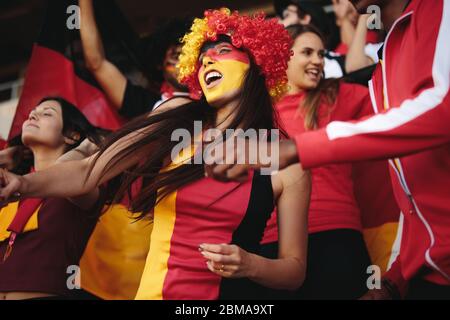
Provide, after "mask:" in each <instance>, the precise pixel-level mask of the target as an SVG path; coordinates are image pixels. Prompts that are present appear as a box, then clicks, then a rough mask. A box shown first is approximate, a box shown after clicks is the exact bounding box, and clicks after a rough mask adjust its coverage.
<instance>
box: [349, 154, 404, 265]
mask: <svg viewBox="0 0 450 320" xmlns="http://www.w3.org/2000/svg"><path fill="white" fill-rule="evenodd" d="M353 186H354V192H355V198H356V201H357V203H358V206H359V208H360V210H361V222H362V226H363V235H364V240H365V242H366V245H367V250H368V251H369V255H370V258H371V260H372V264H373V265H377V266H379V267H380V269H381V272H382V273H384V272H386V271H387V270H388V269H389V268H390V265H391V264H392V263H393V262H394V261H395V258H396V257H397V254H398V252H399V247H398V245H399V243H397V241H398V240H397V234H398V228H399V219H400V209H399V207H398V205H397V202H396V201H395V197H394V191H393V189H392V183H391V179H390V175H389V164H388V162H387V161H366V162H359V163H355V164H353Z"/></svg>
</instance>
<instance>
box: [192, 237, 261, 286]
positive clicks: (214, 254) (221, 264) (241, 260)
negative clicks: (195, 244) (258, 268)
mask: <svg viewBox="0 0 450 320" xmlns="http://www.w3.org/2000/svg"><path fill="white" fill-rule="evenodd" d="M199 251H200V253H201V254H202V255H203V257H204V258H205V259H206V260H207V262H206V265H207V267H208V269H209V270H210V271H211V272H213V273H215V274H217V275H219V276H221V277H224V278H250V277H252V275H253V274H254V273H255V270H254V267H255V264H254V263H253V262H254V255H253V254H251V253H249V252H247V251H245V250H243V249H241V248H239V247H238V246H236V245H229V244H201V245H200V246H199Z"/></svg>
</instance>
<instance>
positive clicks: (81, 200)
mask: <svg viewBox="0 0 450 320" xmlns="http://www.w3.org/2000/svg"><path fill="white" fill-rule="evenodd" d="M97 151H98V147H97V146H96V145H95V144H94V143H93V142H91V141H90V140H89V139H85V140H84V141H83V142H82V143H81V144H80V145H79V146H78V147H76V148H75V149H72V150H70V151H68V152H66V153H65V154H63V155H62V156H61V157H59V159H58V160H57V161H56V163H62V162H67V161H76V160H83V159H86V158H88V157H90V156H91V155H93V154H95V153H96V152H97ZM99 195H100V193H99V188H94V189H93V190H91V191H89V192H88V193H86V194H83V195H81V196H78V197H72V198H68V200H69V201H70V202H72V203H73V204H75V205H76V206H77V207H79V208H81V209H83V210H89V209H90V208H92V207H93V206H94V205H95V203H96V202H97V201H98V198H99Z"/></svg>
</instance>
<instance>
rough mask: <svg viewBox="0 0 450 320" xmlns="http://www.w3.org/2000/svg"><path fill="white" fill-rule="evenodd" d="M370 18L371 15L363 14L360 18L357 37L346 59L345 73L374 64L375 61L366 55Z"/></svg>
mask: <svg viewBox="0 0 450 320" xmlns="http://www.w3.org/2000/svg"><path fill="white" fill-rule="evenodd" d="M369 17H370V15H369V14H363V15H361V16H360V17H359V20H358V25H357V27H356V32H355V36H354V38H353V41H352V43H351V45H350V47H349V49H348V52H347V58H346V59H345V71H346V72H347V73H350V72H353V71H356V70H359V69H362V68H364V67H368V66H370V65H371V64H374V61H372V59H371V58H370V57H368V56H367V55H366V52H365V50H364V49H365V47H366V37H367V21H368V19H369Z"/></svg>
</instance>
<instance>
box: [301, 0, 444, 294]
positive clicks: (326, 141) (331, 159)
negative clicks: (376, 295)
mask: <svg viewBox="0 0 450 320" xmlns="http://www.w3.org/2000/svg"><path fill="white" fill-rule="evenodd" d="M449 35H450V1H443V0H412V1H411V3H410V4H409V6H408V8H407V9H406V10H405V13H404V14H403V15H402V16H401V17H400V18H399V19H398V20H397V21H396V23H395V24H394V26H393V27H392V29H391V30H390V32H389V34H388V36H387V38H386V41H385V46H384V49H383V50H384V51H383V63H382V64H381V65H379V66H378V68H377V70H376V71H375V73H374V75H373V78H372V81H371V83H370V92H371V98H372V103H373V104H374V108H375V109H376V112H377V114H376V115H375V116H371V117H368V118H365V119H363V120H361V121H359V122H333V123H330V124H329V125H328V126H327V127H326V128H325V129H323V130H319V131H316V132H307V133H304V134H301V135H298V136H296V143H297V148H298V150H299V157H300V161H301V163H302V164H303V166H304V167H305V168H311V167H317V166H321V165H324V164H330V163H341V162H348V161H359V160H369V159H383V158H392V159H391V160H390V164H391V165H390V169H391V178H392V183H393V188H394V192H395V196H396V199H397V202H398V204H399V206H400V208H401V210H402V212H403V214H404V219H403V228H402V230H403V232H402V242H401V249H400V255H399V258H398V259H397V263H396V264H395V266H396V267H395V268H394V270H392V274H395V275H397V276H401V277H403V278H404V279H405V280H410V279H411V278H412V277H414V276H417V275H418V273H419V272H423V273H421V275H422V276H423V277H424V279H426V280H428V281H431V282H434V283H438V284H443V285H450V91H449V87H450V41H449V40H448V39H449ZM395 157H399V158H396V159H394V158H395ZM388 276H389V274H388ZM397 280H398V279H397Z"/></svg>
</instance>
